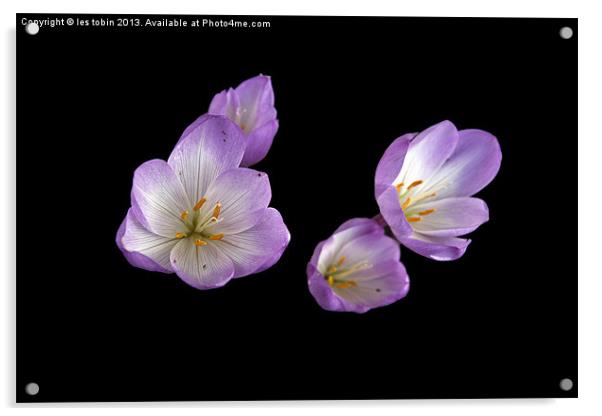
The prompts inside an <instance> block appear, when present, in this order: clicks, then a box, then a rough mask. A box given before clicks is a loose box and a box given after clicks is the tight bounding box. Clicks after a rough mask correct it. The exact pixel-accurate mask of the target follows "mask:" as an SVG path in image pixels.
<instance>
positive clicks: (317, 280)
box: [307, 228, 409, 313]
mask: <svg viewBox="0 0 602 416" xmlns="http://www.w3.org/2000/svg"><path fill="white" fill-rule="evenodd" d="M329 243H330V244H332V239H329V240H326V241H323V242H322V243H320V244H318V246H317V247H316V250H315V252H314V256H313V257H312V261H310V263H309V264H308V267H307V275H308V285H309V290H310V292H311V293H312V295H313V296H314V298H315V299H316V301H317V302H318V304H319V305H320V306H321V307H322V308H324V309H326V310H330V311H344V312H357V313H363V312H366V311H368V310H370V309H372V308H376V307H380V306H385V305H388V304H390V303H393V302H395V301H396V300H399V299H401V298H402V297H404V296H405V295H406V294H407V292H408V290H409V278H408V275H407V273H406V271H405V268H404V267H403V265H402V264H401V263H400V261H399V244H398V243H397V242H396V241H395V240H393V239H392V238H389V237H387V236H385V235H384V230H383V229H382V228H381V229H380V233H377V232H373V233H368V234H363V235H359V236H357V237H356V238H354V239H352V240H351V241H349V242H348V243H347V244H346V245H344V246H343V248H342V249H341V250H340V252H339V253H338V254H337V256H344V257H341V259H342V261H341V264H340V265H339V270H343V271H345V270H344V269H345V268H353V267H354V266H356V265H357V264H358V263H365V262H366V261H372V262H374V263H373V264H371V267H369V268H366V269H363V270H362V269H360V270H358V271H355V272H353V273H350V274H348V276H347V277H346V278H345V279H349V280H350V281H352V282H353V285H350V286H346V287H342V286H337V284H336V283H335V284H334V285H332V286H331V285H330V284H329V283H328V280H327V279H326V277H325V276H326V274H325V273H322V272H320V270H319V269H318V268H317V267H316V266H315V263H316V261H315V259H316V257H318V258H321V257H322V256H323V255H324V248H325V247H326V246H327V245H328V244H329ZM334 276H336V274H335V275H334ZM341 276H342V274H341Z"/></svg>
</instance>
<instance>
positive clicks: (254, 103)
mask: <svg viewBox="0 0 602 416" xmlns="http://www.w3.org/2000/svg"><path fill="white" fill-rule="evenodd" d="M236 93H237V94H238V98H239V100H240V108H241V109H242V112H241V113H240V118H239V125H240V126H241V128H242V129H243V130H244V131H245V132H250V131H252V130H254V129H256V128H257V127H259V126H261V125H263V124H265V123H267V122H268V121H271V120H274V119H275V118H276V109H275V108H274V90H273V88H272V80H271V79H270V77H269V76H266V75H259V76H256V77H253V78H250V79H248V80H246V81H243V82H242V83H241V84H240V85H239V86H238V87H236Z"/></svg>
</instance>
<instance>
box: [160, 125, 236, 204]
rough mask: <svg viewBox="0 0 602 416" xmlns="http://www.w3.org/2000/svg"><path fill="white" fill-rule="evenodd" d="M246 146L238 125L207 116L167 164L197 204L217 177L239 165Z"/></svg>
mask: <svg viewBox="0 0 602 416" xmlns="http://www.w3.org/2000/svg"><path fill="white" fill-rule="evenodd" d="M244 146H245V143H244V137H243V133H242V131H241V130H240V128H239V127H238V126H236V124H234V123H233V122H231V121H230V120H228V119H227V118H225V117H223V116H206V118H205V120H204V121H202V122H201V123H200V124H198V125H197V126H196V127H195V128H194V129H192V130H190V131H189V133H188V135H187V136H186V137H184V138H183V139H181V140H180V142H179V143H178V144H177V145H176V147H175V148H174V150H173V152H172V153H171V155H170V156H169V159H168V161H167V163H169V165H170V166H171V167H172V168H173V170H174V172H176V174H177V175H178V177H179V178H180V180H181V182H182V184H183V185H184V189H185V190H186V193H187V194H188V196H189V197H190V199H191V201H192V204H193V205H194V204H195V203H196V202H197V201H198V200H199V199H201V198H202V197H203V196H205V193H206V192H207V189H208V188H209V185H210V184H211V182H213V180H214V179H215V178H217V177H218V176H219V175H220V174H221V173H222V172H225V171H226V170H229V169H232V168H236V167H238V166H239V165H240V161H241V160H242V156H243V154H244Z"/></svg>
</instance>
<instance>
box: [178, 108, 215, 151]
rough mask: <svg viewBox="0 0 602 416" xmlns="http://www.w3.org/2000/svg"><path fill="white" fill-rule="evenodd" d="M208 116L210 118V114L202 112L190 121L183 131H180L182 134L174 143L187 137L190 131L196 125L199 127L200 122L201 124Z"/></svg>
mask: <svg viewBox="0 0 602 416" xmlns="http://www.w3.org/2000/svg"><path fill="white" fill-rule="evenodd" d="M209 118H211V115H210V114H207V113H205V114H203V115H202V116H200V117H198V118H197V119H196V120H194V121H193V122H192V124H190V125H189V126H188V127H186V129H185V130H184V133H182V135H181V136H180V138H179V139H178V143H176V146H177V145H178V144H179V143H180V142H181V141H182V140H184V139H185V138H187V137H188V136H189V135H190V133H191V132H192V131H194V130H195V129H196V128H197V127H199V126H200V125H201V124H203V123H204V122H205V121H207V120H208V119H209Z"/></svg>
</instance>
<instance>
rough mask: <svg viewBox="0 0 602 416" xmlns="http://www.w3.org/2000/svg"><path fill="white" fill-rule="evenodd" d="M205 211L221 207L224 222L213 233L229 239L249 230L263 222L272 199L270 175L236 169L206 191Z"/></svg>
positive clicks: (225, 174) (221, 216)
mask: <svg viewBox="0 0 602 416" xmlns="http://www.w3.org/2000/svg"><path fill="white" fill-rule="evenodd" d="M206 195H207V196H206V197H207V202H206V203H205V205H204V206H205V207H207V208H208V209H212V207H213V206H214V205H215V204H216V203H218V202H219V203H220V204H221V205H222V207H221V213H220V218H221V220H222V221H221V222H220V223H218V224H216V225H215V226H213V228H212V232H213V233H224V234H226V235H229V234H236V233H239V232H241V231H244V230H248V229H249V228H251V227H252V226H254V225H255V224H257V222H258V221H259V220H260V219H261V218H262V216H263V213H264V210H265V209H266V208H267V206H268V204H269V203H270V199H271V198H272V190H271V188H270V181H269V179H268V175H267V174H265V173H263V172H259V171H256V170H253V169H247V168H237V169H230V170H228V171H226V172H224V173H222V174H221V175H220V176H219V177H217V179H215V181H213V183H212V184H211V186H210V187H209V189H208V190H207V194H206Z"/></svg>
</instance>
